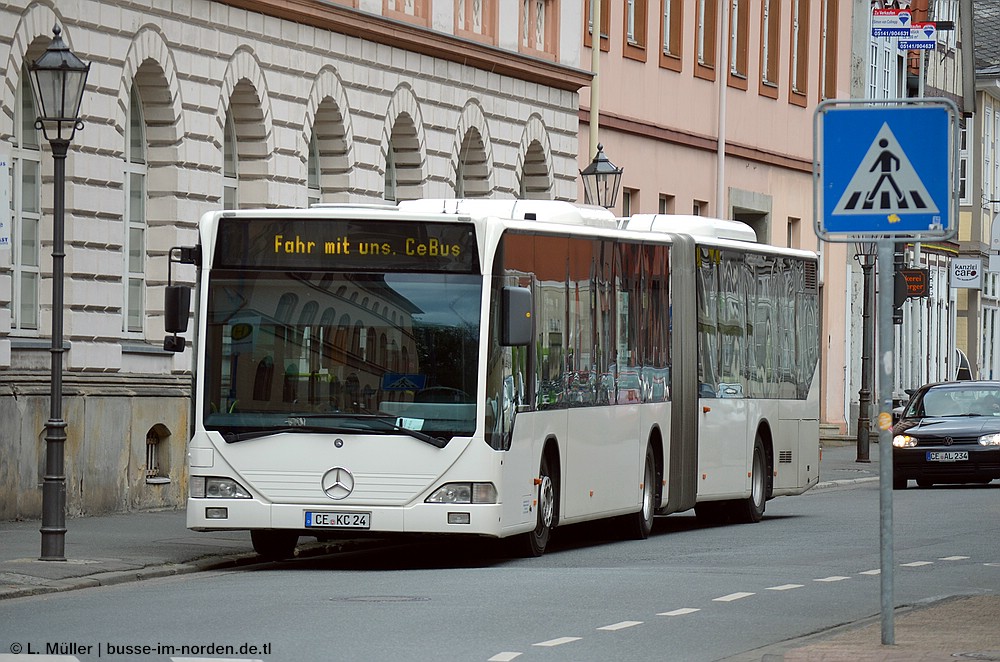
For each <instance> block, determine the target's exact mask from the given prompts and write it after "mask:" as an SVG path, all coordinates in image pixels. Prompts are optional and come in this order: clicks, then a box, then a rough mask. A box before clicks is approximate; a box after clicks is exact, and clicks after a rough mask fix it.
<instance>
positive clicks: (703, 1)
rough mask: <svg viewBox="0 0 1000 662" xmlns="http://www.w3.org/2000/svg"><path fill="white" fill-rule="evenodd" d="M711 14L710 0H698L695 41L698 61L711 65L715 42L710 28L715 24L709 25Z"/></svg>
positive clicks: (713, 57) (713, 60) (713, 58)
mask: <svg viewBox="0 0 1000 662" xmlns="http://www.w3.org/2000/svg"><path fill="white" fill-rule="evenodd" d="M706 12H707V14H706ZM711 16H712V0H698V32H697V38H696V39H695V42H696V43H697V50H698V63H699V64H703V65H706V66H711V65H712V64H714V62H715V53H714V46H715V42H714V40H713V39H712V29H714V28H715V26H714V25H709V19H710V18H711Z"/></svg>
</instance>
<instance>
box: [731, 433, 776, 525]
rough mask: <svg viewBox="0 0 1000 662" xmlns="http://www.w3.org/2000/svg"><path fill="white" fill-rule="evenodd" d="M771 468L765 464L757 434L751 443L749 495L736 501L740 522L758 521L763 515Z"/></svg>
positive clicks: (762, 444)
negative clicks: (751, 462)
mask: <svg viewBox="0 0 1000 662" xmlns="http://www.w3.org/2000/svg"><path fill="white" fill-rule="evenodd" d="M770 473H771V468H770V467H769V466H768V464H767V455H765V453H764V443H763V442H762V441H761V440H760V437H759V436H758V437H757V438H756V439H755V440H754V444H753V464H752V465H751V469H750V496H749V497H747V498H746V499H744V500H742V501H737V502H736V503H737V504H738V506H737V509H736V519H737V520H738V521H740V522H746V523H751V524H752V523H754V522H759V521H760V520H761V518H763V517H764V508H765V507H766V506H767V492H768V489H767V487H768V477H769V476H770Z"/></svg>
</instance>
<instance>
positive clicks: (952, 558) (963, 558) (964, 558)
mask: <svg viewBox="0 0 1000 662" xmlns="http://www.w3.org/2000/svg"><path fill="white" fill-rule="evenodd" d="M968 559H969V557H968V556H944V557H941V558H939V559H938V561H967V560H968Z"/></svg>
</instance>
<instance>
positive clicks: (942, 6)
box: [931, 0, 958, 50]
mask: <svg viewBox="0 0 1000 662" xmlns="http://www.w3.org/2000/svg"><path fill="white" fill-rule="evenodd" d="M931 6H932V10H933V14H932V16H933V20H934V21H952V22H953V23H955V25H956V26H957V25H958V0H934V2H933V3H931ZM957 32H958V31H957V30H938V32H937V41H938V43H939V44H941V45H942V46H944V47H945V48H947V49H949V50H955V46H956V43H957V42H956V33H957Z"/></svg>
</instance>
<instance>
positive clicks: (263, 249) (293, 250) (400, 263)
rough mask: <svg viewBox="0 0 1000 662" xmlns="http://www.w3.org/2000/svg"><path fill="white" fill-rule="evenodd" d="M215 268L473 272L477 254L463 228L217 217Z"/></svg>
mask: <svg viewBox="0 0 1000 662" xmlns="http://www.w3.org/2000/svg"><path fill="white" fill-rule="evenodd" d="M215 267H216V268H232V269H243V268H255V267H256V268H265V269H266V268H273V269H296V270H297V269H310V270H311V269H316V270H327V269H336V270H342V269H347V270H357V271H406V270H421V271H423V270H432V271H446V272H450V273H477V272H478V252H477V250H476V236H475V232H474V230H473V227H472V226H471V225H467V224H458V223H409V222H406V221H377V220H362V219H347V220H345V219H301V218H288V219H285V218H278V219H276V218H221V219H219V235H218V243H217V244H216V247H215Z"/></svg>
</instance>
